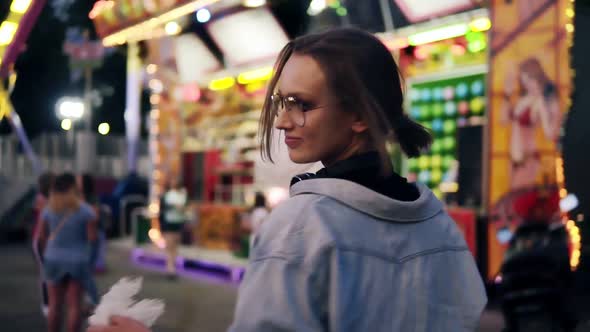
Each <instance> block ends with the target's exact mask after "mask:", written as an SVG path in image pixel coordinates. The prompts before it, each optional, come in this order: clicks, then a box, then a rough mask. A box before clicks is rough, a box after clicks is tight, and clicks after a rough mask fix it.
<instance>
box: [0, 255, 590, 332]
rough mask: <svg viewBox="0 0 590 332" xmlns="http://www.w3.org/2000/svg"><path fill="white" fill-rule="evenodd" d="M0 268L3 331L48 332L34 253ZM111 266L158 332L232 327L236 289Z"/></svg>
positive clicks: (114, 261)
mask: <svg viewBox="0 0 590 332" xmlns="http://www.w3.org/2000/svg"><path fill="white" fill-rule="evenodd" d="M0 262H2V265H0V299H1V300H0V331H3V332H4V331H6V332H36V331H44V330H45V324H44V319H43V318H42V316H41V315H40V311H39V306H38V290H37V273H36V271H35V265H34V263H33V260H32V257H31V255H30V253H29V251H28V250H27V248H25V247H24V246H15V245H11V246H0ZM108 263H109V266H110V270H109V273H107V274H105V275H103V276H99V277H98V283H99V287H100V289H101V292H104V291H105V290H107V289H108V287H109V286H110V285H112V284H113V283H114V282H115V281H117V280H118V279H119V278H121V277H122V276H129V275H142V276H144V290H143V291H142V293H141V296H142V297H155V298H163V299H164V300H165V301H166V304H167V310H166V313H165V314H164V316H163V317H162V318H161V319H160V320H159V321H158V324H157V326H156V328H155V329H154V330H155V331H157V332H185V331H186V332H196V331H198V332H217V331H225V330H226V329H227V327H228V326H229V324H230V322H231V318H232V314H233V309H234V305H235V299H236V293H237V286H236V285H234V284H228V283H222V282H219V281H217V282H215V281H213V280H211V279H195V278H181V279H179V280H178V281H176V282H170V281H168V280H166V279H165V278H164V277H163V276H162V275H161V274H160V273H159V272H154V271H150V270H145V269H143V268H138V267H136V266H134V265H132V264H131V262H130V260H129V254H128V253H127V252H125V251H122V250H120V249H117V250H111V252H110V253H109V256H108ZM502 326H503V319H502V317H501V315H500V314H499V313H498V312H497V311H495V310H487V311H486V312H485V313H484V315H483V317H482V320H481V327H480V329H479V330H478V332H496V331H501V329H502ZM580 331H584V330H583V329H582V330H580ZM586 331H590V329H588V330H586Z"/></svg>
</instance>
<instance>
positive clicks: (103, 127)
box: [98, 122, 111, 135]
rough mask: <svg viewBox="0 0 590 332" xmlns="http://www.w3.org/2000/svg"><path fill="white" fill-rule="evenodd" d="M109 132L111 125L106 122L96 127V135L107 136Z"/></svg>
mask: <svg viewBox="0 0 590 332" xmlns="http://www.w3.org/2000/svg"><path fill="white" fill-rule="evenodd" d="M110 131H111V125H109V124H108V123H106V122H103V123H101V124H99V125H98V133H99V134H101V135H108V134H109V132H110Z"/></svg>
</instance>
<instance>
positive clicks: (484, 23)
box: [469, 17, 492, 32]
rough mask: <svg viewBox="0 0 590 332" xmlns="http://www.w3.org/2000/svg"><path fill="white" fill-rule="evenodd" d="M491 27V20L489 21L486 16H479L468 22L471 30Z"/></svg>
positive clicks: (484, 29) (477, 30)
mask: <svg viewBox="0 0 590 332" xmlns="http://www.w3.org/2000/svg"><path fill="white" fill-rule="evenodd" d="M491 27H492V21H490V19H489V18H487V17H480V18H476V19H475V20H473V21H471V23H469V28H471V31H475V32H479V31H487V30H490V28H491Z"/></svg>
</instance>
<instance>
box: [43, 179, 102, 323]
mask: <svg viewBox="0 0 590 332" xmlns="http://www.w3.org/2000/svg"><path fill="white" fill-rule="evenodd" d="M40 219H41V223H40V224H39V237H40V241H41V243H44V246H45V252H44V265H43V268H44V274H45V278H46V280H47V288H48V295H49V313H48V319H47V320H48V331H49V332H58V331H60V330H61V328H60V323H61V312H62V310H63V309H64V301H65V305H66V307H65V309H66V311H67V324H66V326H67V331H68V332H76V331H79V330H80V325H81V319H82V294H83V289H85V288H87V287H88V284H87V283H88V280H89V279H90V278H91V270H90V263H89V262H90V253H89V243H92V242H94V241H95V240H96V237H97V226H96V213H95V212H94V209H93V208H92V207H91V206H90V205H88V204H86V203H84V202H83V201H81V200H80V197H79V192H78V190H77V187H76V177H75V176H74V175H72V174H69V173H66V174H63V175H60V176H57V177H56V178H55V181H54V183H53V187H52V189H51V192H50V196H49V204H48V205H47V206H46V207H45V209H43V212H42V213H41V216H40Z"/></svg>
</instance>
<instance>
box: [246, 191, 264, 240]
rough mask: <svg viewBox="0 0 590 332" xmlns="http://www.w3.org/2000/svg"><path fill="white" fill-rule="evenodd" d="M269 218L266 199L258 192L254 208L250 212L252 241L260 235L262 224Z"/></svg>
mask: <svg viewBox="0 0 590 332" xmlns="http://www.w3.org/2000/svg"><path fill="white" fill-rule="evenodd" d="M267 216H268V208H267V206H266V197H265V196H264V194H263V193H261V192H257V193H256V194H255V195H254V206H253V207H252V209H251V211H250V228H251V233H252V235H251V239H252V240H251V241H253V239H254V237H255V236H256V235H257V234H258V232H259V230H260V227H261V226H262V222H263V221H264V219H265V218H266V217H267Z"/></svg>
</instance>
